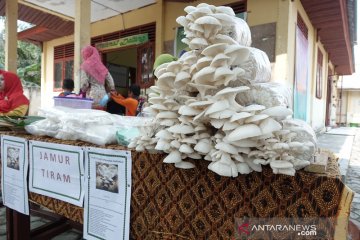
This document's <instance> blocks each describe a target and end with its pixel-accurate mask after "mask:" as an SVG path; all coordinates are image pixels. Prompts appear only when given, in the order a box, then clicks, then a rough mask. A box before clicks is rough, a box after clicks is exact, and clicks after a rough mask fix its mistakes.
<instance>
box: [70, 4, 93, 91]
mask: <svg viewBox="0 0 360 240" xmlns="http://www.w3.org/2000/svg"><path fill="white" fill-rule="evenodd" d="M75 2H76V6H75V33H74V44H75V49H74V83H75V92H78V91H79V89H80V65H81V61H82V58H81V49H82V48H83V47H85V46H86V45H89V44H90V40H91V38H90V24H91V22H90V20H91V1H90V0H77V1H75Z"/></svg>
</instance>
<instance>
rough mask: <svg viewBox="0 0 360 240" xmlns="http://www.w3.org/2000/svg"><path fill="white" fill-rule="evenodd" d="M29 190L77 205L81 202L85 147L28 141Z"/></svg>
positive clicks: (81, 203) (81, 204) (80, 204)
mask: <svg viewBox="0 0 360 240" xmlns="http://www.w3.org/2000/svg"><path fill="white" fill-rule="evenodd" d="M29 146H30V157H29V161H30V177H29V190H30V192H34V193H39V194H41V195H45V196H48V197H52V198H56V199H59V200H62V201H65V202H68V203H71V204H74V205H76V206H80V207H82V206H83V202H84V150H83V149H82V148H81V147H77V146H71V145H65V144H55V143H47V142H39V141H30V143H29Z"/></svg>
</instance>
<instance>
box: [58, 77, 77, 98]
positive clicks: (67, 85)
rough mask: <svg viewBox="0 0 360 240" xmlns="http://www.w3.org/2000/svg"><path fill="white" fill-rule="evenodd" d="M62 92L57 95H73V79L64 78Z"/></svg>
mask: <svg viewBox="0 0 360 240" xmlns="http://www.w3.org/2000/svg"><path fill="white" fill-rule="evenodd" d="M62 89H63V92H62V93H60V94H59V97H66V96H68V95H75V93H73V92H72V91H74V80H72V79H70V78H65V79H64V81H63V85H62Z"/></svg>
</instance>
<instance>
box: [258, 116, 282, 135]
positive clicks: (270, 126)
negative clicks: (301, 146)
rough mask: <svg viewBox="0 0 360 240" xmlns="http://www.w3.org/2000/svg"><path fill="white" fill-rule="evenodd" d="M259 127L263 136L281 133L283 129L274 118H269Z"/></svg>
mask: <svg viewBox="0 0 360 240" xmlns="http://www.w3.org/2000/svg"><path fill="white" fill-rule="evenodd" d="M259 127H260V129H261V131H262V133H263V134H268V133H272V132H274V131H279V130H281V129H282V126H281V124H280V123H278V122H277V121H275V120H274V119H272V118H267V119H265V120H264V121H262V122H261V123H260V125H259Z"/></svg>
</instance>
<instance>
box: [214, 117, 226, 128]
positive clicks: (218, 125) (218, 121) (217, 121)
mask: <svg viewBox="0 0 360 240" xmlns="http://www.w3.org/2000/svg"><path fill="white" fill-rule="evenodd" d="M225 122H226V120H224V119H211V120H210V123H211V125H212V126H213V127H214V128H217V129H220V128H221V127H222V126H223V125H224V123H225Z"/></svg>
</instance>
